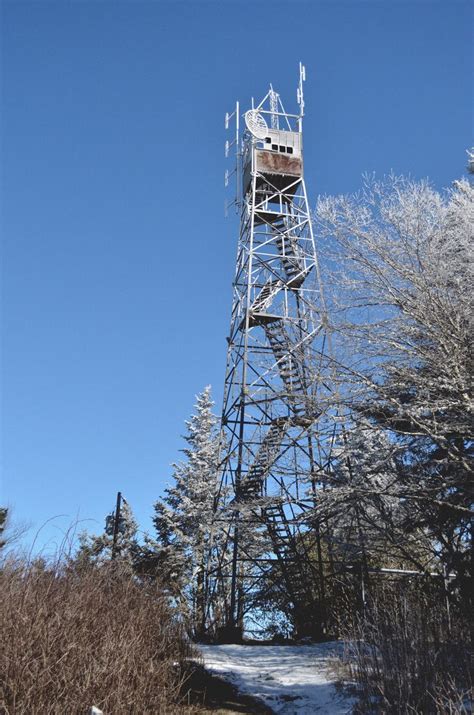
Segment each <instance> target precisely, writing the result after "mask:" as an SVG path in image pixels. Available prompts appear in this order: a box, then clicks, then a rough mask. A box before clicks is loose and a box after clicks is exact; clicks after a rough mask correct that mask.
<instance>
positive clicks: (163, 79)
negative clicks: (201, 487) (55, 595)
mask: <svg viewBox="0 0 474 715" xmlns="http://www.w3.org/2000/svg"><path fill="white" fill-rule="evenodd" d="M1 9H2V27H1V45H2V97H1V110H2V188H1V198H2V219H1V220H2V237H3V240H2V258H3V261H2V264H3V273H2V496H1V502H2V503H3V504H7V505H9V506H11V507H12V511H13V515H14V518H15V520H16V521H19V522H26V523H29V524H30V525H31V531H30V537H29V538H33V535H34V533H35V531H36V530H37V529H38V528H39V527H41V525H42V524H43V523H44V522H45V521H46V520H47V519H50V518H51V517H55V516H57V515H62V516H60V517H58V518H56V519H54V520H53V521H51V522H49V523H48V524H47V525H46V526H45V527H44V528H43V530H42V532H41V534H40V536H39V538H38V541H37V544H38V545H39V546H40V547H44V546H46V547H47V548H48V549H51V548H53V547H54V544H55V543H56V542H58V541H59V540H60V539H61V537H62V533H63V532H64V530H65V528H67V525H68V524H70V523H71V521H72V520H74V519H75V518H77V517H79V518H80V519H84V520H86V521H84V523H83V526H86V527H87V528H89V529H90V530H91V531H96V532H97V531H100V530H101V529H102V526H103V519H104V516H105V515H106V513H107V512H108V511H110V510H111V509H112V507H113V505H114V500H115V493H116V491H117V490H119V489H120V490H122V491H123V493H124V495H125V496H126V498H127V500H128V501H129V502H130V503H131V505H132V507H133V508H134V511H135V514H136V516H137V518H138V520H139V522H140V525H141V528H142V529H150V527H151V523H150V515H151V512H152V503H153V502H154V501H155V500H156V499H157V498H158V497H159V496H160V494H161V493H162V490H163V488H164V486H165V484H166V482H167V481H168V480H169V479H170V477H171V468H170V464H171V462H173V461H174V460H176V459H178V458H179V450H180V449H181V447H182V446H183V443H182V440H181V437H180V435H182V434H183V432H184V429H185V428H184V420H185V419H187V418H188V417H189V415H190V413H191V411H192V407H193V403H194V395H195V394H196V393H197V392H199V391H200V390H201V389H202V388H203V387H204V386H205V385H206V384H209V383H210V384H212V385H213V392H214V397H215V399H216V402H217V405H216V411H219V409H220V407H219V403H220V399H221V394H222V384H223V379H224V369H225V350H226V342H225V336H226V335H227V331H228V323H229V318H230V308H231V282H232V277H233V270H234V260H235V253H236V243H237V231H238V226H237V223H236V221H235V219H233V218H229V219H227V220H225V219H224V215H223V205H224V198H225V190H224V186H223V173H224V169H225V160H224V156H223V145H224V141H225V138H226V137H225V131H224V122H223V116H224V114H225V112H226V111H228V110H232V108H233V105H234V103H235V100H236V99H240V101H241V103H242V104H241V106H242V111H243V110H245V109H246V108H247V107H248V105H249V103H250V97H251V96H252V95H254V96H255V97H260V96H261V95H263V94H265V93H266V90H267V87H268V83H269V82H272V83H273V85H274V87H275V88H276V89H277V90H278V91H279V92H280V93H281V96H282V99H283V101H284V103H285V106H286V105H288V106H291V104H292V103H293V102H294V98H295V89H296V84H297V79H298V77H297V71H298V62H299V60H302V61H303V62H304V63H305V65H306V68H307V82H306V87H305V93H306V94H305V98H306V111H307V118H306V123H305V168H306V182H307V186H308V191H309V195H310V197H312V202H314V201H315V200H316V196H317V195H318V194H325V193H343V192H350V191H355V190H357V188H358V187H359V186H360V184H361V175H362V173H363V172H366V171H369V172H372V171H375V172H377V174H379V175H382V174H384V173H387V172H389V171H390V170H394V171H395V172H397V173H403V174H410V175H411V176H413V177H415V178H422V177H429V178H430V179H431V180H432V182H433V183H434V185H435V186H436V187H438V188H442V187H445V186H449V185H450V183H451V182H452V181H453V180H454V179H455V178H457V177H459V176H460V175H461V174H463V172H464V167H465V163H466V156H465V149H466V147H468V146H469V145H470V144H471V143H472V137H471V127H472V91H471V72H472V69H471V68H472V54H471V50H470V44H471V36H470V35H471V27H472V14H471V10H470V4H469V3H468V2H464V1H463V0H457V1H456V0H451V1H450V2H448V1H442V2H436V1H429V0H420V1H418V2H417V1H416V0H412V1H409V2H404V1H403V0H378V1H375V2H372V1H370V0H367V1H365V2H358V1H357V0H350V2H343V1H339V0H332V1H331V2H317V1H315V0H311V1H308V2H305V1H304V0H300V1H294V2H276V1H274V2H261V1H260V0H254V2H251V3H247V2H232V1H231V0H221V1H220V2H218V1H216V2H201V1H200V0H195V1H193V2H185V1H183V0H182V1H177V2H171V3H165V2H146V1H143V2H112V1H109V2H105V1H100V0H97V1H96V2H87V1H76V2H66V1H64V2H47V1H46V0H44V1H40V0H38V1H36V2H12V1H8V0H4V1H3V3H2V6H1Z"/></svg>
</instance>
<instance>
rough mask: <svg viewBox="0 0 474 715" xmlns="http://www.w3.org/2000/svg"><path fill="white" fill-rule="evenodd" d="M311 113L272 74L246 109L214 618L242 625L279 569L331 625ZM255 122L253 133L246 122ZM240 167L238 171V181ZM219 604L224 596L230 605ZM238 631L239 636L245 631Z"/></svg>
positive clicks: (302, 621) (212, 570)
mask: <svg viewBox="0 0 474 715" xmlns="http://www.w3.org/2000/svg"><path fill="white" fill-rule="evenodd" d="M304 80H305V69H304V67H303V66H302V65H301V64H300V79H299V86H298V90H297V104H298V111H297V113H295V114H290V113H288V112H286V111H285V109H284V107H283V104H282V101H281V99H280V96H279V95H278V94H277V92H275V90H274V89H273V88H272V87H271V86H270V89H269V91H268V93H267V94H266V96H265V97H264V98H263V100H262V101H261V102H260V103H259V104H258V105H256V104H255V103H254V101H253V100H252V105H251V108H250V109H249V110H248V111H246V112H245V113H244V114H243V115H242V116H241V115H240V110H239V105H238V104H237V105H236V110H235V112H234V113H233V114H232V115H226V128H229V127H230V124H231V122H232V121H235V138H234V139H233V141H231V142H230V141H229V142H226V155H229V153H230V150H231V148H232V147H235V153H236V167H235V177H236V184H237V198H236V201H235V205H236V208H237V212H238V213H239V214H240V235H239V240H238V250H237V263H236V272H235V279H234V284H233V303H232V314H231V325H230V332H229V336H228V338H227V341H228V355H227V368H226V376H225V387H224V402H223V410H222V432H223V438H224V439H223V447H222V454H221V462H220V474H219V484H218V492H217V495H216V524H217V528H218V529H219V530H220V533H221V537H220V540H217V541H216V546H215V551H214V554H213V556H212V558H211V559H210V567H209V571H208V581H207V589H208V596H209V603H210V606H209V617H210V619H211V620H212V618H214V619H215V620H218V619H220V622H221V624H222V623H224V624H225V626H226V628H227V632H228V633H230V634H231V635H230V637H231V638H232V637H236V638H238V637H239V633H240V632H241V631H242V629H243V627H244V623H245V619H246V617H248V616H249V614H251V612H252V609H253V608H255V606H254V605H253V603H252V594H253V593H254V592H255V590H256V588H257V586H258V584H259V581H262V580H263V579H264V578H267V579H268V576H269V574H270V573H271V574H272V575H273V578H274V580H275V573H277V574H278V578H277V581H278V583H279V584H280V587H281V588H282V589H283V590H284V591H285V593H286V596H287V599H288V600H289V602H290V603H291V604H292V609H293V616H294V618H293V620H294V623H296V629H297V631H298V632H299V634H300V635H305V634H311V635H315V631H318V630H319V632H320V631H321V629H322V628H323V620H324V617H323V613H322V603H323V601H324V579H323V575H322V574H323V571H322V565H321V558H322V557H321V545H320V542H319V532H318V526H317V525H315V524H314V523H311V522H310V521H308V515H309V514H311V508H312V506H313V504H314V501H315V498H316V492H317V487H318V479H319V476H320V475H321V474H322V473H323V472H324V470H325V468H326V466H327V464H328V460H329V452H330V446H331V429H332V426H331V424H332V423H331V424H329V423H330V422H331V420H328V419H327V413H328V405H329V404H330V399H329V398H330V389H329V387H328V378H327V373H328V370H327V358H326V352H327V321H326V315H325V306H324V297H323V292H322V287H321V277H320V271H319V267H318V259H317V254H316V247H315V242H314V237H313V229H312V223H311V215H310V209H309V205H308V199H307V195H306V188H305V182H304V172H303V131H302V130H303V114H304V99H303V82H304ZM242 118H243V119H244V122H245V126H244V129H243V131H240V126H239V125H240V123H241V122H240V120H241V119H242ZM233 174H234V171H233V172H231V173H229V172H226V184H227V183H228V182H229V179H230V177H231V176H232V175H233ZM217 603H219V604H220V605H217ZM232 634H233V635H232Z"/></svg>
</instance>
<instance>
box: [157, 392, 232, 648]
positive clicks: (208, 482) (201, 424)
mask: <svg viewBox="0 0 474 715" xmlns="http://www.w3.org/2000/svg"><path fill="white" fill-rule="evenodd" d="M213 404H214V403H213V401H212V399H211V388H210V386H208V387H206V388H205V389H204V391H203V392H202V393H201V394H200V395H198V396H197V403H196V405H195V407H196V413H195V414H194V415H193V416H192V417H191V419H190V420H189V421H187V422H186V426H187V434H186V435H185V437H184V439H185V440H186V443H187V446H186V448H185V449H183V453H184V455H185V460H183V461H181V462H178V463H176V464H174V465H173V468H174V472H173V481H174V484H173V485H172V486H169V487H167V488H166V489H165V496H164V497H163V498H162V499H159V500H158V501H157V502H156V504H155V506H154V509H155V515H154V518H153V521H154V525H155V528H156V532H157V541H156V546H155V549H156V553H157V555H158V559H159V564H160V570H161V573H162V574H163V575H164V576H165V578H166V580H167V581H168V583H169V585H170V587H171V588H172V589H173V590H174V592H175V594H176V595H178V596H179V598H180V600H181V602H182V603H183V605H184V606H185V607H186V609H187V610H188V613H190V615H191V618H192V623H193V629H194V632H195V634H196V635H199V634H201V633H202V631H203V628H204V621H205V609H206V578H205V574H206V566H207V559H208V557H209V553H210V551H211V549H212V539H213V537H214V534H213V529H212V522H213V516H214V496H215V487H216V474H217V464H218V453H219V436H218V432H217V429H216V422H217V420H216V418H215V416H214V415H213V413H212V406H213Z"/></svg>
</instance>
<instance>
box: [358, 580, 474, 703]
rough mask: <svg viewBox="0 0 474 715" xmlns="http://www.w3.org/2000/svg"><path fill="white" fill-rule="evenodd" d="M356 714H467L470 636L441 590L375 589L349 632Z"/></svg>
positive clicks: (416, 585)
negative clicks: (355, 685) (355, 687)
mask: <svg viewBox="0 0 474 715" xmlns="http://www.w3.org/2000/svg"><path fill="white" fill-rule="evenodd" d="M345 635H346V638H347V643H348V650H349V664H350V668H351V671H352V672H351V675H352V677H353V678H354V680H355V681H356V683H357V684H358V688H359V693H360V705H359V709H358V710H356V712H359V713H393V715H401V714H405V713H407V714H408V713H423V714H431V713H433V714H435V713H439V714H440V715H441V714H443V715H444V714H445V713H453V714H454V713H467V712H468V710H467V709H466V705H465V702H467V700H468V695H469V691H470V678H469V656H470V642H469V628H468V624H467V623H466V622H465V620H464V617H463V615H462V612H457V611H456V607H455V603H454V604H451V607H448V602H447V600H446V593H445V592H444V589H443V588H442V585H441V584H436V583H433V582H431V583H429V582H422V581H421V580H420V579H418V580H417V581H414V582H413V583H411V584H406V583H398V584H395V583H393V584H389V585H385V586H379V587H378V588H375V589H373V590H372V593H371V595H370V597H369V599H368V602H367V604H366V607H365V609H364V610H363V612H362V613H359V614H358V615H355V617H354V619H353V621H352V623H351V624H350V625H349V627H348V628H347V631H346V634H345Z"/></svg>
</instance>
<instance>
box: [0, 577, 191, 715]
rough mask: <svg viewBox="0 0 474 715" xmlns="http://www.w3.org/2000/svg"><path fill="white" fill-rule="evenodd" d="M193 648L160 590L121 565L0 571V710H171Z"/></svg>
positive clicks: (115, 714)
mask: <svg viewBox="0 0 474 715" xmlns="http://www.w3.org/2000/svg"><path fill="white" fill-rule="evenodd" d="M191 651H192V646H191V645H190V644H189V643H188V641H187V640H186V638H185V635H184V632H183V629H182V627H181V625H180V624H179V623H178V622H177V620H176V618H175V616H174V614H173V612H172V610H171V608H170V606H169V604H168V603H167V600H166V598H165V597H164V595H163V592H162V590H161V589H160V587H159V586H157V585H156V584H154V585H153V584H151V585H149V584H148V585H144V584H142V583H139V582H138V581H137V579H136V578H135V577H134V576H133V575H132V574H131V573H130V572H129V571H127V570H126V569H124V568H120V567H117V566H115V567H114V568H112V567H111V566H106V567H100V568H94V569H88V570H82V571H81V570H79V571H78V570H75V569H73V568H70V567H64V566H63V567H61V568H58V567H44V566H43V565H39V566H35V565H28V564H25V563H9V564H6V565H4V567H3V569H2V570H1V571H0V678H1V681H0V712H2V713H5V715H10V714H12V713H15V714H18V715H19V714H20V713H25V714H28V715H35V714H36V713H38V714H39V713H41V715H43V714H46V713H58V714H59V713H61V714H62V715H63V714H64V713H68V715H74V714H75V713H78V714H79V713H87V712H88V708H89V707H90V706H91V705H96V706H97V707H98V708H100V709H101V710H103V711H104V713H106V715H108V714H109V713H110V714H112V713H113V715H121V714H122V713H166V714H167V715H168V714H170V713H175V712H176V713H179V712H181V713H182V712H184V711H185V709H184V708H183V707H182V706H180V705H179V704H178V703H179V701H180V697H181V696H180V693H182V692H183V683H182V680H183V676H182V675H181V673H182V672H183V668H182V667H181V666H182V665H183V664H184V662H185V659H186V658H187V657H188V656H189V655H190V654H191Z"/></svg>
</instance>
